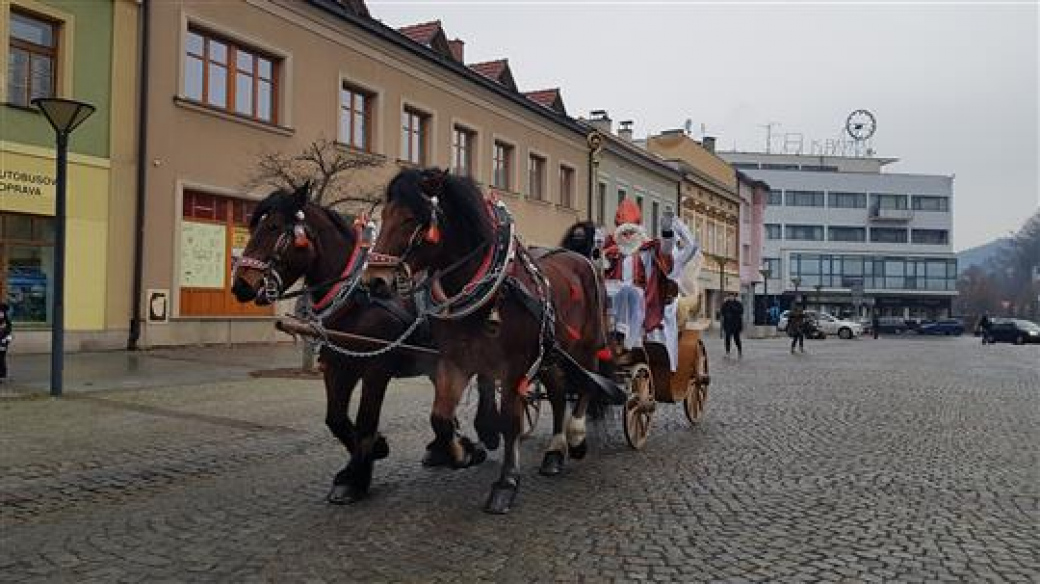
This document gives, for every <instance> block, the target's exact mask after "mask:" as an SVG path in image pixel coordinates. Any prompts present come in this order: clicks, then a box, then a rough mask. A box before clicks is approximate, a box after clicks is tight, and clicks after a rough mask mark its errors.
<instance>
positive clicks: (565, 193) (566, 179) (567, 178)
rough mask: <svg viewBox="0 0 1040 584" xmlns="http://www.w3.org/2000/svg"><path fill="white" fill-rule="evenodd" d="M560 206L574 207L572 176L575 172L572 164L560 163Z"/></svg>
mask: <svg viewBox="0 0 1040 584" xmlns="http://www.w3.org/2000/svg"><path fill="white" fill-rule="evenodd" d="M559 175H560V206H561V207H564V208H567V209H574V208H575V206H574V178H575V176H577V172H576V171H575V170H574V167H573V166H568V165H566V164H561V165H560V172H559Z"/></svg>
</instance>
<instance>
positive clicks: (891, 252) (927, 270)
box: [720, 152, 957, 318]
mask: <svg viewBox="0 0 1040 584" xmlns="http://www.w3.org/2000/svg"><path fill="white" fill-rule="evenodd" d="M720 156H721V157H722V158H723V159H725V160H727V161H728V162H730V163H731V164H733V166H735V167H736V168H738V169H739V170H740V171H741V172H743V173H744V174H746V175H747V176H749V177H752V178H754V179H758V180H762V181H764V182H766V183H768V184H769V186H770V191H769V200H768V204H767V207H766V216H765V223H766V225H765V227H766V239H765V245H764V251H763V267H764V268H765V269H766V270H768V272H769V278H768V284H767V286H768V290H769V296H770V298H769V302H771V303H772V302H776V303H778V304H780V305H781V307H783V308H786V307H787V306H789V305H790V304H791V302H792V301H794V299H795V298H796V297H803V300H804V301H805V302H806V303H807V304H808V306H809V307H810V308H822V309H823V310H826V311H828V312H831V313H833V314H840V315H858V316H861V317H865V316H867V315H868V314H870V312H871V310H873V309H876V310H877V311H878V313H880V314H881V315H882V316H902V317H905V318H938V317H942V316H946V315H949V313H950V308H951V301H952V299H953V298H954V297H955V296H956V294H957V292H956V281H957V259H956V256H955V255H954V253H953V250H952V211H953V177H952V176H939V175H925V174H903V173H890V172H883V170H884V167H885V166H887V165H889V164H891V163H893V162H896V160H897V159H894V158H871V157H859V158H856V157H831V156H805V155H789V154H767V153H751V152H721V153H720Z"/></svg>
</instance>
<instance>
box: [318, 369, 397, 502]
mask: <svg viewBox="0 0 1040 584" xmlns="http://www.w3.org/2000/svg"><path fill="white" fill-rule="evenodd" d="M389 382H390V375H389V374H388V373H387V372H386V370H384V369H383V368H379V367H377V368H370V369H369V370H368V371H366V372H365V377H364V379H363V382H362V386H361V404H360V406H359V407H358V414H357V431H356V435H357V437H356V441H357V446H356V447H355V449H354V452H353V456H351V458H350V462H349V463H348V464H347V469H346V472H345V475H346V479H347V480H346V482H345V483H343V484H337V485H335V486H334V487H333V489H332V493H330V494H329V502H332V503H338V504H347V503H353V502H355V501H358V500H360V499H363V498H365V497H367V496H368V489H369V487H370V486H371V484H372V469H373V467H374V466H375V461H376V460H378V459H380V458H386V456H387V455H388V454H389V447H388V446H387V444H386V439H385V438H383V437H382V436H380V435H379V434H378V430H379V415H380V412H381V411H382V408H383V400H384V398H385V397H386V386H387V384H388V383H389ZM334 496H335V497H334Z"/></svg>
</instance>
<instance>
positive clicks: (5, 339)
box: [0, 302, 12, 382]
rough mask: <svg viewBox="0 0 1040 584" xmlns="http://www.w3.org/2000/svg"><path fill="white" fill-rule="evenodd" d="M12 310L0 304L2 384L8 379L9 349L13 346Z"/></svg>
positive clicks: (0, 371) (0, 373)
mask: <svg viewBox="0 0 1040 584" xmlns="http://www.w3.org/2000/svg"><path fill="white" fill-rule="evenodd" d="M11 328H12V327H11V308H10V307H9V306H8V305H7V303H6V302H0V382H2V381H3V380H5V379H7V348H8V347H9V346H11Z"/></svg>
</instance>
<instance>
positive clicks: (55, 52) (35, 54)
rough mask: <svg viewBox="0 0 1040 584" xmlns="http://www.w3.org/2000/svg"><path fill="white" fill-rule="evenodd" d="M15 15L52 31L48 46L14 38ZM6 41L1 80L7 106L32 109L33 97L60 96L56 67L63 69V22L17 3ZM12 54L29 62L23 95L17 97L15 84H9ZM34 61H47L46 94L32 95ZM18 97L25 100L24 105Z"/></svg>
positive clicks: (9, 11) (13, 6) (14, 5)
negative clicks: (26, 57)
mask: <svg viewBox="0 0 1040 584" xmlns="http://www.w3.org/2000/svg"><path fill="white" fill-rule="evenodd" d="M16 14H17V15H18V16H20V17H22V18H25V19H27V20H34V21H37V22H39V23H42V24H45V25H47V26H49V27H50V28H51V37H52V38H51V46H46V45H39V44H36V43H34V42H31V41H27V40H24V39H19V38H15V36H14V34H13V33H12V31H11V21H12V20H13V17H14V15H16ZM7 26H8V30H7V38H6V39H4V41H5V44H6V50H7V56H6V59H5V61H6V63H5V66H6V71H4V75H5V78H4V81H5V88H6V95H5V96H4V101H5V102H6V103H8V104H10V105H14V106H16V107H25V108H31V107H33V105H32V100H33V99H34V98H36V97H58V96H60V95H61V88H60V87H59V81H60V80H61V79H62V76H61V75H59V67H62V66H63V63H62V59H61V56H62V51H63V41H64V35H65V21H64V20H63V19H60V18H56V17H54V16H52V15H48V14H41V13H40V12H37V11H34V10H31V9H29V8H27V7H25V6H21V5H19V4H11V6H10V9H9V10H8V14H7ZM15 51H18V52H23V53H26V54H27V56H28V60H27V63H26V69H25V84H24V88H25V90H24V92H23V93H22V95H20V96H19V97H17V98H16V97H15V96H14V94H13V88H14V85H12V84H11V73H12V71H11V56H12V55H13V54H14V53H15ZM34 58H46V59H47V60H48V61H50V90H51V91H50V93H49V94H47V95H42V94H39V95H34V93H33V67H32V65H33V60H34ZM21 97H24V98H25V101H24V102H23V101H22V100H21Z"/></svg>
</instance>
